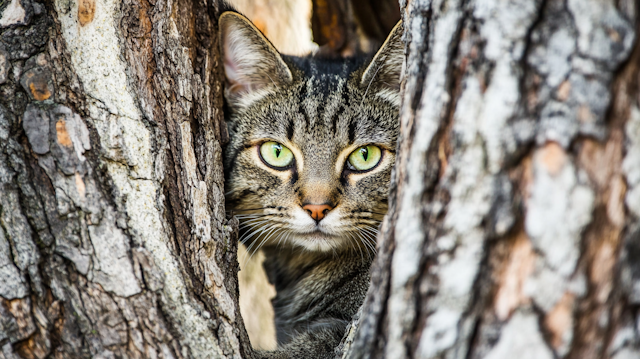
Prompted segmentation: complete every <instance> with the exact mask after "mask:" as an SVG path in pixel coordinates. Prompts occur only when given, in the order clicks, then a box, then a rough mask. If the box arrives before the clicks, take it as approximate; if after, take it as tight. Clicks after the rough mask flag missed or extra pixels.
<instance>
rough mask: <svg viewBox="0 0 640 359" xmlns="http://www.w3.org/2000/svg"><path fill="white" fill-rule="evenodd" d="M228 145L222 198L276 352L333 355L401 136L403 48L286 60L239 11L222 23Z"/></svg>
mask: <svg viewBox="0 0 640 359" xmlns="http://www.w3.org/2000/svg"><path fill="white" fill-rule="evenodd" d="M220 30H221V44H222V46H223V55H224V60H225V71H226V75H227V88H226V93H225V95H226V99H227V105H228V109H229V111H228V112H229V114H228V116H227V121H228V127H229V132H230V137H231V142H230V144H229V145H228V147H227V149H226V153H225V167H226V174H227V191H228V192H227V193H228V194H227V203H228V205H229V207H230V209H232V210H233V211H234V212H235V213H237V214H238V217H239V218H240V220H241V225H242V229H241V238H242V239H243V240H244V241H245V243H246V244H247V245H248V249H249V251H250V252H251V251H254V250H257V249H258V248H262V249H264V251H265V255H266V261H265V269H266V270H267V275H268V276H269V280H270V281H271V282H272V283H273V284H274V285H275V287H276V291H277V295H276V298H275V299H274V300H273V306H274V310H275V314H276V330H277V336H278V345H279V347H278V349H277V350H275V351H273V352H262V353H261V355H262V356H263V357H267V358H333V357H334V354H333V348H334V347H335V346H336V345H337V344H338V343H339V341H340V339H341V338H342V335H343V333H344V330H345V327H346V325H347V323H348V322H349V321H350V320H351V317H352V316H353V315H354V314H355V313H356V312H357V310H358V308H359V307H360V305H361V304H362V301H363V299H364V295H365V293H366V291H367V287H368V284H369V266H370V264H371V258H372V256H373V254H374V246H375V234H376V232H377V227H378V225H379V223H380V221H381V220H382V217H383V216H384V214H385V213H386V210H387V192H388V186H389V180H390V175H391V170H392V166H393V162H394V151H395V147H396V138H397V135H398V123H397V116H398V102H399V100H398V98H399V96H398V91H399V78H400V71H401V66H402V50H403V46H402V43H401V41H400V34H401V30H400V29H399V26H398V27H396V29H395V30H394V32H393V34H392V35H391V37H390V40H388V41H387V43H385V45H383V48H382V49H381V51H380V52H379V53H378V54H377V55H376V56H375V57H374V59H373V60H372V61H366V59H342V60H323V59H314V58H297V57H285V56H282V55H280V54H278V53H277V51H276V50H275V49H274V48H273V47H272V46H271V45H270V43H269V42H268V41H267V40H266V39H265V38H264V37H263V36H262V35H261V34H260V32H259V31H258V30H257V29H256V28H255V27H254V26H253V25H252V24H251V23H250V22H249V20H247V19H246V18H244V17H243V16H242V15H239V14H237V13H233V12H226V13H224V14H223V15H222V16H221V18H220Z"/></svg>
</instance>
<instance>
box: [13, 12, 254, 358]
mask: <svg viewBox="0 0 640 359" xmlns="http://www.w3.org/2000/svg"><path fill="white" fill-rule="evenodd" d="M216 11H217V10H216V8H215V5H214V4H213V3H207V2H206V1H194V2H189V1H181V2H175V3H174V2H171V1H169V2H164V1H154V2H146V1H143V2H137V1H134V2H130V1H124V2H122V3H120V2H109V1H95V0H84V1H81V2H80V3H78V4H74V3H68V2H64V1H61V2H48V3H45V4H40V3H37V2H35V1H31V0H20V1H12V2H10V3H5V2H3V3H0V14H2V19H1V20H0V93H1V94H2V95H0V194H1V195H0V271H1V272H0V273H1V275H0V321H1V322H0V323H2V324H1V325H0V347H1V351H0V357H1V358H7V359H9V358H16V357H20V358H45V357H56V358H71V357H95V358H102V357H104V358H108V357H132V358H152V357H160V358H191V357H201V358H205V357H206V358H210V357H228V358H231V357H235V358H239V357H250V348H249V342H248V339H247V337H246V332H245V331H244V327H243V324H242V318H241V316H240V315H239V310H238V303H237V275H236V272H237V268H238V267H237V260H236V248H237V245H236V233H237V221H235V220H227V218H226V216H225V209H224V195H223V193H224V183H223V181H224V180H223V179H224V177H223V173H222V166H221V146H222V145H223V144H224V142H225V141H226V140H227V134H226V127H225V125H224V122H223V118H222V112H221V111H222V97H221V86H222V85H221V82H220V79H221V76H220V72H219V71H220V70H219V66H218V62H219V57H218V51H217V37H216V33H217V32H216V19H217V14H216ZM83 56H84V57H83ZM118 66H120V67H118ZM118 69H121V70H123V71H121V72H117V71H116V70H118ZM125 69H126V70H125ZM98 72H101V73H98Z"/></svg>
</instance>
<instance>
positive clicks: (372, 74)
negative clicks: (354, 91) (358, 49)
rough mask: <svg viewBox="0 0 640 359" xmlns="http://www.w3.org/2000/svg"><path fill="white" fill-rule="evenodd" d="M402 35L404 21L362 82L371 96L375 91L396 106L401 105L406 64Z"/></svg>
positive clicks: (364, 74) (393, 33)
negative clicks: (401, 87)
mask: <svg viewBox="0 0 640 359" xmlns="http://www.w3.org/2000/svg"><path fill="white" fill-rule="evenodd" d="M402 33H403V27H402V20H400V21H398V23H397V24H396V26H394V28H393V30H391V33H390V34H389V36H388V37H387V40H386V41H385V42H384V44H382V47H381V48H380V50H378V52H377V53H376V55H375V56H374V57H373V60H371V63H369V66H368V67H367V68H366V70H365V71H364V73H363V74H362V80H361V82H360V85H361V86H362V87H363V88H365V89H367V92H369V94H372V91H374V92H375V93H377V94H378V95H380V96H382V97H384V98H388V99H390V100H391V101H393V102H394V103H396V104H399V103H400V77H401V74H402V66H403V62H404V42H403V41H402Z"/></svg>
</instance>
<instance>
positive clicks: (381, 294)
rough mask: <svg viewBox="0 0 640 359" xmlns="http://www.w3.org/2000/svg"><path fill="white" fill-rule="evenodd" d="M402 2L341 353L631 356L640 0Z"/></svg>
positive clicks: (639, 340) (637, 235) (638, 254)
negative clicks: (402, 58) (383, 171)
mask: <svg viewBox="0 0 640 359" xmlns="http://www.w3.org/2000/svg"><path fill="white" fill-rule="evenodd" d="M401 5H402V6H401V8H402V10H403V11H402V13H403V19H404V21H405V32H406V40H407V48H406V56H407V57H406V72H405V83H404V87H403V91H404V93H403V100H402V109H401V114H400V122H401V139H400V141H399V147H398V157H397V162H396V170H395V173H394V175H393V186H392V189H391V192H390V200H389V201H390V210H389V213H388V214H387V217H386V219H385V221H384V223H383V225H382V232H383V233H382V235H381V236H380V238H379V250H378V255H377V258H376V262H375V264H374V266H373V269H372V285H371V287H370V290H369V293H368V296H367V299H366V301H365V305H364V307H363V309H362V312H361V313H360V316H359V327H358V328H357V329H351V332H350V335H349V337H348V338H347V339H346V340H345V341H344V342H343V344H342V345H343V347H342V350H343V351H344V356H343V357H347V358H394V359H401V358H461V359H473V358H490V359H498V358H504V359H511V358H527V359H528V358H531V359H533V358H536V359H545V358H549V359H550V358H572V359H587V358H615V359H622V358H628V359H630V358H638V357H640V334H639V331H640V330H639V329H640V328H638V323H640V316H639V312H638V308H639V304H640V291H639V290H640V270H639V267H638V263H640V250H638V249H639V248H640V221H639V218H640V97H639V96H640V91H639V88H638V83H639V80H640V78H639V72H638V66H640V46H639V45H638V41H637V39H636V36H637V33H638V26H639V20H638V11H639V10H640V9H639V8H638V6H639V5H638V3H637V2H634V1H624V0H623V1H611V0H609V1H596V0H566V1H552V0H538V1H525V0H522V1H521V0H512V1H491V0H475V1H474V0H469V1H465V0H453V1H443V2H442V1H438V2H434V1H428V0H424V1H422V0H420V1H412V2H404V3H403V4H401ZM354 328H355V326H354Z"/></svg>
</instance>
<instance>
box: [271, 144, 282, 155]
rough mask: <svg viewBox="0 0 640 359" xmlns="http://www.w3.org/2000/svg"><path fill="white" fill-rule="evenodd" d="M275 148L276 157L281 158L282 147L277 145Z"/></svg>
mask: <svg viewBox="0 0 640 359" xmlns="http://www.w3.org/2000/svg"><path fill="white" fill-rule="evenodd" d="M273 148H274V149H275V150H276V157H280V152H282V147H280V146H279V145H275V146H273Z"/></svg>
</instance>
